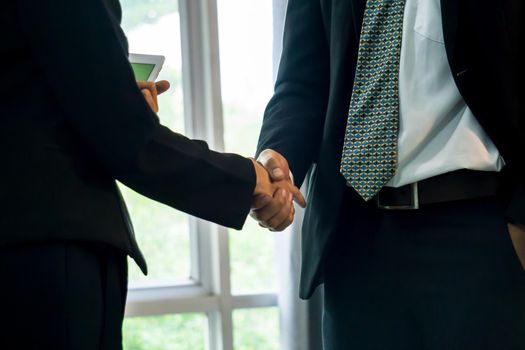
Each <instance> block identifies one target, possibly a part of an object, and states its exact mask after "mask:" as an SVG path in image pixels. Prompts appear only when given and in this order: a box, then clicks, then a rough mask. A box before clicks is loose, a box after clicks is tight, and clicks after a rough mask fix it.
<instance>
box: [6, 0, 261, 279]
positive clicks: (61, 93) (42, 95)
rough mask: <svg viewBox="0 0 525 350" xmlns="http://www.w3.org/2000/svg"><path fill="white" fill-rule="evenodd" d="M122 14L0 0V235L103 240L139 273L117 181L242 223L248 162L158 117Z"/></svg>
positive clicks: (88, 4) (90, 6)
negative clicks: (143, 87)
mask: <svg viewBox="0 0 525 350" xmlns="http://www.w3.org/2000/svg"><path fill="white" fill-rule="evenodd" d="M120 20H121V10H120V5H119V3H118V2H117V0H53V1H40V0H14V1H7V2H4V3H2V10H1V12H0V33H2V34H1V39H2V40H1V42H0V57H2V58H1V59H0V60H1V62H2V65H1V67H2V68H3V69H2V83H1V84H0V125H1V126H0V162H1V170H0V199H1V200H0V244H13V243H26V242H38V241H53V240H75V241H94V242H102V243H107V244H110V245H113V246H115V247H118V248H121V249H123V250H125V251H126V252H128V253H130V254H131V255H132V256H133V257H134V258H135V259H136V260H138V263H139V265H140V266H141V268H142V269H143V270H145V269H146V266H145V262H144V261H143V258H142V255H141V254H140V251H139V250H138V248H137V246H136V243H135V241H134V237H133V234H132V231H131V227H130V225H129V222H128V219H127V212H126V208H125V206H124V203H123V202H122V200H121V197H120V194H119V192H118V189H117V187H116V184H115V179H118V180H120V181H121V182H123V183H124V184H126V185H127V186H129V187H131V188H133V189H134V190H136V191H137V192H139V193H142V194H144V195H146V196H148V197H150V198H152V199H155V200H157V201H159V202H162V203H165V204H167V205H170V206H172V207H174V208H177V209H180V210H182V211H185V212H186V213H189V214H192V215H195V216H198V217H201V218H203V219H206V220H210V221H214V222H217V223H219V224H222V225H225V226H231V227H234V228H240V227H241V226H242V225H243V223H244V221H245V219H246V216H247V214H248V212H249V209H250V202H251V196H252V193H253V189H254V186H255V171H254V170H253V165H252V164H251V161H250V160H248V159H245V158H243V157H240V156H237V155H232V154H220V153H217V152H213V151H211V150H209V149H208V147H207V145H206V143H204V142H201V141H192V140H189V139H187V138H185V137H184V136H182V135H179V134H176V133H173V132H171V131H170V130H168V129H167V128H165V127H163V126H161V125H160V124H159V120H158V118H157V116H156V115H155V113H153V112H152V111H151V109H150V108H149V107H148V105H147V104H146V102H145V101H144V98H143V97H142V94H141V93H140V91H139V90H138V88H137V86H136V82H135V79H134V77H133V72H132V70H131V67H130V65H129V63H128V60H127V42H126V38H125V36H124V33H123V32H122V30H121V28H120ZM152 39H154V38H152Z"/></svg>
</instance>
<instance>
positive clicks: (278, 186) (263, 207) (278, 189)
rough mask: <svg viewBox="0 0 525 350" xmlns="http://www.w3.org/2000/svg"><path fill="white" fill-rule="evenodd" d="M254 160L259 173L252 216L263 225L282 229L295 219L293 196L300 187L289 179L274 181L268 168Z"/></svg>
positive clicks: (271, 228) (278, 229) (273, 228)
mask: <svg viewBox="0 0 525 350" xmlns="http://www.w3.org/2000/svg"><path fill="white" fill-rule="evenodd" d="M252 161H253V165H254V167H255V171H256V174H257V184H256V186H255V191H254V196H253V201H252V212H251V216H252V217H253V218H254V219H255V220H257V221H258V222H259V225H260V226H262V227H266V228H269V229H270V230H272V231H282V230H284V229H285V228H287V227H288V226H289V225H290V224H291V223H292V222H293V219H294V215H295V208H294V206H293V196H294V194H295V195H297V193H299V194H300V192H299V189H298V188H297V187H295V186H294V185H292V184H291V182H289V181H273V180H272V178H271V177H270V175H269V174H268V172H267V171H266V169H265V168H264V167H263V166H262V165H261V164H259V163H258V162H256V161H255V160H252Z"/></svg>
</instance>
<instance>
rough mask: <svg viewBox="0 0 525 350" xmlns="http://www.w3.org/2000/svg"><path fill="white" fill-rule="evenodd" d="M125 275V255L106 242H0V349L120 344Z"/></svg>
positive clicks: (89, 349)
mask: <svg viewBox="0 0 525 350" xmlns="http://www.w3.org/2000/svg"><path fill="white" fill-rule="evenodd" d="M126 280H127V261H126V255H125V254H124V253H123V252H120V251H118V250H116V249H113V248H110V247H106V246H102V245H98V244H92V243H85V244H83V243H53V244H32V245H23V246H22V245H18V246H10V247H0V281H1V287H0V349H6V350H8V349H9V350H10V349H16V350H26V349H27V350H37V349H38V350H65V349H67V350H99V349H100V350H102V349H103V350H110V349H111V350H118V349H122V335H121V334H122V332H121V328H122V321H123V316H124V305H125V301H126V293H127V285H126V284H127V281H126Z"/></svg>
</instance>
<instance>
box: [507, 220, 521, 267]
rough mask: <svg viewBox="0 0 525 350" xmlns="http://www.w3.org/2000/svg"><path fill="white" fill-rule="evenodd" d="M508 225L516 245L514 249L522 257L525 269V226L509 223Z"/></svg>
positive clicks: (513, 242)
mask: <svg viewBox="0 0 525 350" xmlns="http://www.w3.org/2000/svg"><path fill="white" fill-rule="evenodd" d="M508 226H509V234H510V239H511V240H512V244H513V245H514V250H515V251H516V255H517V256H518V258H519V259H520V262H521V266H522V267H523V269H524V270H525V227H523V226H521V225H519V226H518V225H514V224H508Z"/></svg>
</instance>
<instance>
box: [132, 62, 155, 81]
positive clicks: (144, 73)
mask: <svg viewBox="0 0 525 350" xmlns="http://www.w3.org/2000/svg"><path fill="white" fill-rule="evenodd" d="M131 67H132V68H133V73H135V79H136V80H140V81H148V78H149V76H150V75H151V72H153V68H155V64H152V63H131Z"/></svg>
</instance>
